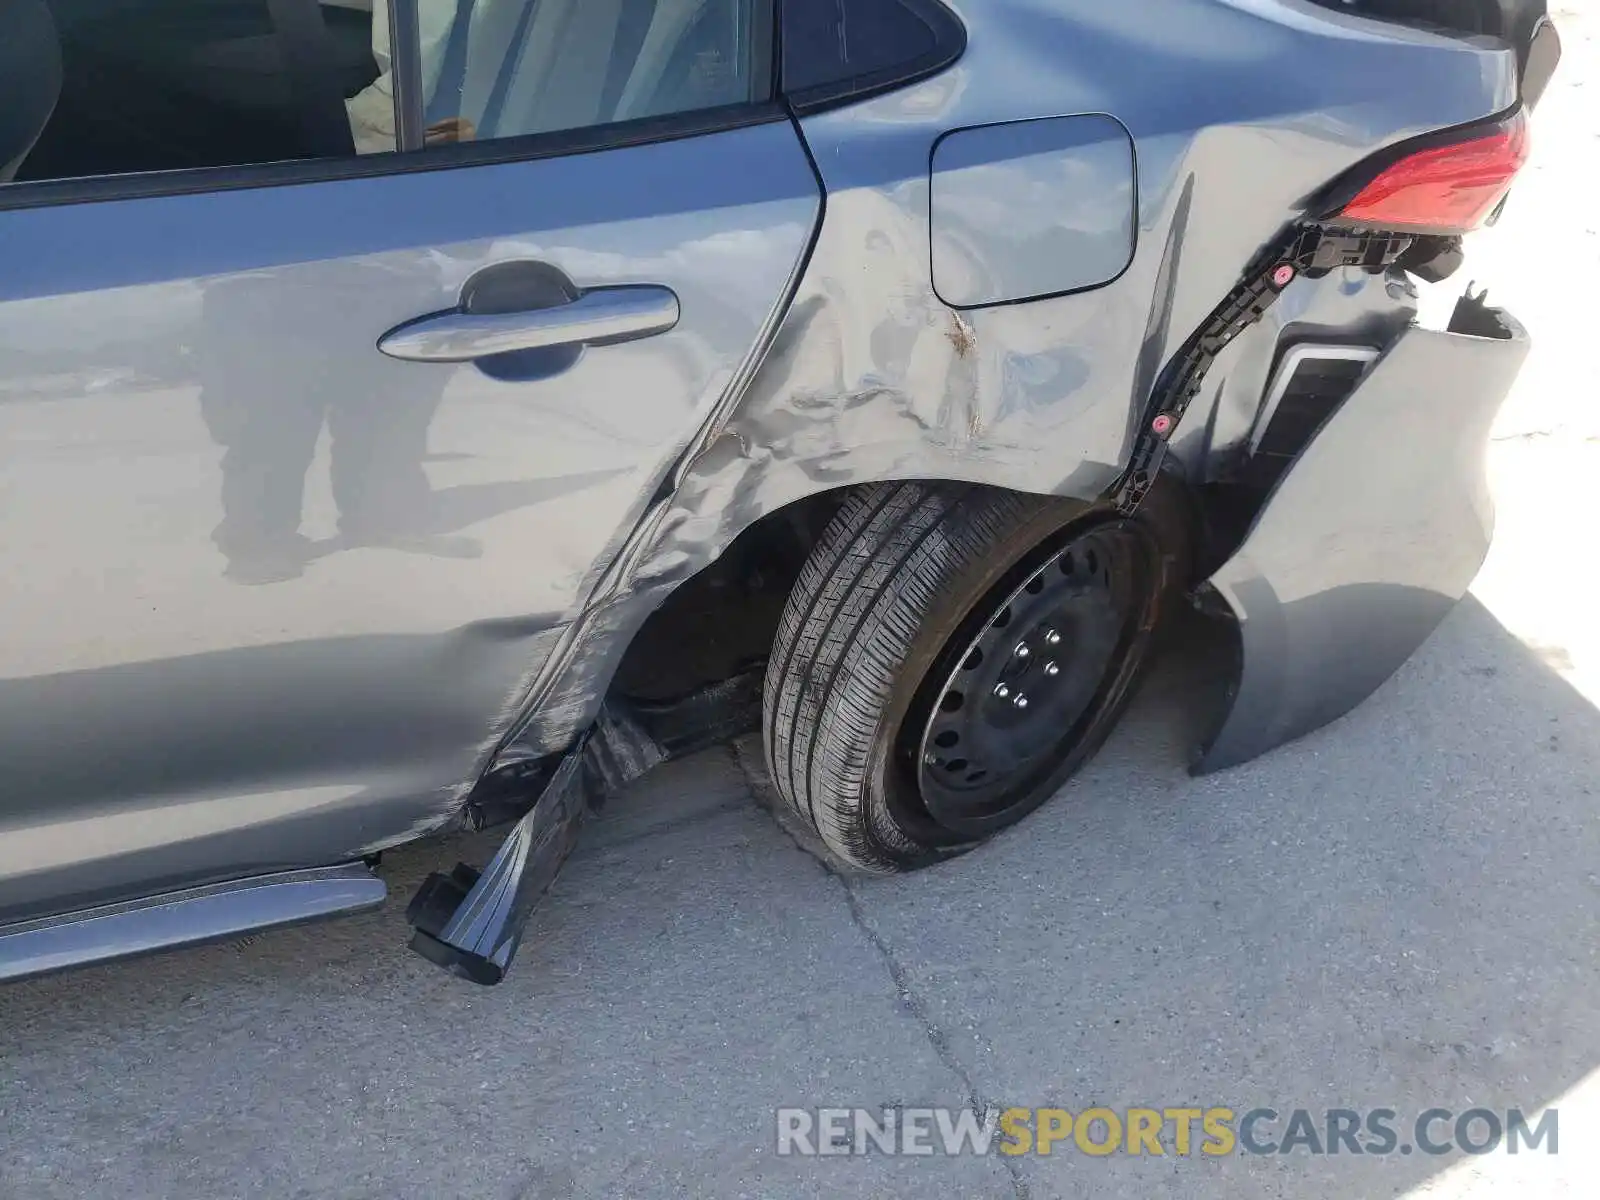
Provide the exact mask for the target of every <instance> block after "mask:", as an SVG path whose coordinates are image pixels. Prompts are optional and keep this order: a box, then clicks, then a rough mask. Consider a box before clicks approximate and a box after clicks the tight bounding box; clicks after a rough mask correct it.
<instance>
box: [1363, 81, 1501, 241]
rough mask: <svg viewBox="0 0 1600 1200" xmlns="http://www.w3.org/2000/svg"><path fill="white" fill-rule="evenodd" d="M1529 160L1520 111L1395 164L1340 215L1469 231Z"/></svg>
mask: <svg viewBox="0 0 1600 1200" xmlns="http://www.w3.org/2000/svg"><path fill="white" fill-rule="evenodd" d="M1527 160H1528V122H1527V118H1526V117H1525V116H1523V114H1522V112H1521V111H1520V110H1519V111H1518V112H1517V113H1516V115H1515V116H1513V117H1512V118H1511V119H1510V120H1508V121H1506V122H1504V123H1503V124H1501V125H1500V126H1499V127H1498V128H1496V129H1495V130H1494V131H1493V132H1492V133H1488V134H1485V135H1482V136H1479V137H1475V138H1472V139H1471V140H1470V141H1464V142H1456V143H1453V144H1451V145H1448V146H1428V147H1426V148H1425V149H1421V150H1416V151H1413V152H1412V153H1410V154H1408V155H1406V156H1405V157H1404V158H1402V159H1400V160H1399V161H1398V162H1395V163H1392V164H1390V165H1389V166H1387V167H1385V168H1384V169H1383V171H1382V172H1381V173H1380V174H1379V175H1378V177H1377V178H1376V179H1374V180H1373V181H1372V182H1371V183H1369V184H1367V185H1366V186H1365V187H1364V188H1362V189H1361V191H1360V192H1358V193H1357V194H1356V197H1355V199H1353V200H1351V201H1350V203H1348V204H1346V205H1345V206H1344V208H1343V209H1342V210H1341V211H1340V215H1341V216H1342V217H1343V218H1344V219H1345V220H1348V221H1355V222H1359V223H1360V224H1362V225H1367V226H1371V227H1373V228H1376V229H1392V230H1396V231H1402V232H1403V231H1406V230H1413V229H1414V230H1420V231H1424V232H1427V233H1443V234H1450V233H1466V232H1467V231H1469V230H1472V229H1476V228H1477V227H1478V226H1479V225H1481V224H1483V222H1484V219H1485V218H1486V217H1488V215H1489V214H1490V213H1491V212H1493V211H1494V207H1495V205H1497V204H1499V203H1500V198H1501V197H1502V196H1504V195H1505V194H1506V189H1507V188H1509V187H1510V186H1511V181H1512V179H1513V178H1514V177H1515V176H1516V173H1517V172H1518V171H1519V170H1521V169H1522V164H1523V163H1525V162H1526V161H1527Z"/></svg>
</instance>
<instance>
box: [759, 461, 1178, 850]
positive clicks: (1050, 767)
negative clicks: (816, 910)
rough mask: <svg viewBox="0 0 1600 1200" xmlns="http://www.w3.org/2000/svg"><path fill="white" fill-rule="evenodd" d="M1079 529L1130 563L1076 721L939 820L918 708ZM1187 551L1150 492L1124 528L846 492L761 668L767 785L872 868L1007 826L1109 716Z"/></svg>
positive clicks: (1052, 504) (1007, 505) (947, 492)
mask: <svg viewBox="0 0 1600 1200" xmlns="http://www.w3.org/2000/svg"><path fill="white" fill-rule="evenodd" d="M1085 536H1088V537H1093V538H1115V539H1117V544H1118V545H1119V546H1120V545H1123V544H1126V545H1128V546H1129V547H1131V548H1132V557H1131V558H1130V559H1129V560H1128V566H1127V567H1126V569H1125V570H1122V571H1121V572H1120V573H1121V574H1125V575H1128V576H1130V577H1131V578H1129V579H1125V580H1121V581H1119V583H1118V587H1119V589H1120V593H1119V594H1121V595H1123V596H1125V597H1126V603H1127V605H1128V608H1127V614H1126V621H1127V624H1126V627H1125V628H1126V636H1123V635H1121V634H1119V635H1118V639H1117V641H1116V645H1115V649H1114V650H1112V651H1108V653H1109V654H1110V659H1109V665H1108V666H1107V667H1106V668H1105V673H1104V678H1103V680H1102V681H1101V682H1099V683H1095V684H1093V685H1092V686H1093V687H1095V688H1098V690H1096V691H1094V692H1093V699H1092V700H1091V701H1089V702H1088V708H1086V709H1085V714H1084V716H1083V718H1082V720H1081V721H1080V722H1078V723H1077V724H1075V725H1074V726H1073V727H1072V730H1071V736H1067V735H1064V734H1063V735H1060V736H1061V737H1062V738H1063V740H1062V741H1061V742H1060V743H1059V744H1055V743H1052V744H1051V745H1049V746H1048V747H1045V748H1044V750H1043V751H1042V752H1041V753H1042V758H1041V759H1040V760H1039V762H1040V765H1039V766H1038V767H1030V768H1029V771H1030V772H1031V773H1030V774H1028V775H1027V776H1026V778H1021V779H1019V780H1018V782H1017V785H1016V787H1015V788H1014V794H1013V792H1007V793H1005V795H1004V803H1003V804H1001V805H1000V807H999V808H997V809H996V811H995V812H994V813H992V814H991V815H989V816H988V817H986V818H984V819H983V820H976V821H966V822H961V821H954V820H949V819H946V816H947V814H948V812H949V810H948V809H947V808H941V809H940V810H939V811H940V813H941V814H946V816H941V815H936V814H935V812H934V811H933V810H932V809H931V808H930V806H929V805H928V804H927V803H925V802H924V800H923V790H924V789H923V787H922V785H919V783H918V779H919V777H921V768H920V767H919V766H918V765H917V762H918V761H919V759H918V758H917V757H915V755H917V754H918V753H919V752H918V751H916V750H914V749H908V746H910V745H911V744H912V742H914V741H915V737H914V736H913V735H915V734H917V733H918V732H919V731H925V729H926V727H927V726H926V721H925V719H924V720H923V721H922V724H918V723H917V722H918V720H919V715H920V714H921V713H922V712H923V711H925V710H927V706H928V705H930V704H932V703H934V702H935V701H938V700H939V696H938V685H937V683H936V681H937V680H942V679H944V678H945V673H946V672H947V671H948V670H949V664H950V663H951V662H952V661H954V662H956V663H957V664H960V663H961V658H962V656H963V655H966V654H967V653H968V651H967V647H968V646H969V644H970V643H971V639H972V636H973V632H974V630H975V629H976V630H979V631H980V632H983V631H985V630H986V629H987V628H988V627H989V626H988V624H987V623H988V621H989V617H990V615H991V613H992V612H993V611H994V610H995V606H996V605H1004V603H1005V601H1006V598H1007V597H1008V596H1010V595H1011V594H1012V593H1013V592H1015V591H1016V589H1017V588H1018V587H1019V586H1022V584H1023V581H1028V583H1027V586H1028V587H1029V588H1032V587H1033V586H1034V585H1033V583H1032V582H1031V577H1032V576H1034V575H1037V574H1039V573H1040V571H1041V568H1040V565H1039V564H1041V563H1048V562H1050V561H1051V556H1052V555H1056V556H1061V554H1062V547H1063V546H1072V545H1074V544H1076V543H1074V542H1073V541H1072V539H1074V538H1081V537H1085ZM1187 544H1188V537H1187V528H1186V523H1185V519H1184V510H1183V508H1182V506H1181V505H1179V504H1177V503H1176V502H1175V497H1174V496H1173V495H1171V494H1170V493H1168V492H1167V491H1165V490H1164V489H1157V490H1156V491H1152V492H1151V493H1150V495H1149V497H1147V499H1146V501H1145V504H1144V505H1143V506H1142V507H1141V510H1140V515H1139V517H1138V518H1137V519H1136V520H1133V521H1118V520H1116V519H1114V516H1113V515H1112V514H1108V513H1105V512H1100V511H1095V510H1093V509H1091V508H1089V507H1088V506H1086V505H1084V504H1083V503H1081V502H1078V501H1073V500H1067V499H1062V498H1059V497H1042V496H1030V495H1023V494H1019V493H1013V492H1006V491H1001V490H999V489H993V488H984V487H977V486H971V485H962V484H951V483H899V484H881V485H872V486H868V487H864V488H861V489H859V490H857V491H856V492H854V493H852V494H851V496H850V497H849V498H848V499H847V500H846V501H845V503H844V505H843V507H842V508H841V509H840V510H839V512H838V513H837V515H836V516H835V517H834V519H833V521H832V522H831V523H830V524H829V526H828V527H827V529H826V530H825V531H824V532H823V535H822V537H821V538H820V540H819V541H818V543H817V545H816V547H815V548H814V549H813V551H812V554H811V557H810V559H809V560H808V561H807V563H806V565H805V567H804V569H803V570H802V571H801V574H800V578H799V580H798V581H797V583H796V584H795V587H794V590H793V592H792V593H791V595H790V597H789V603H788V606H787V608H786V609H785V611H784V614H783V618H782V620H781V622H780V624H779V628H778V635H777V639H776V642H775V645H774V647H773V653H772V657H771V660H770V661H769V663H768V667H767V676H766V685H765V692H764V695H763V713H764V715H763V735H764V741H765V747H766V755H767V763H768V767H769V769H770V771H771V775H772V780H773V783H774V784H775V786H776V788H777V790H778V792H779V794H780V795H781V796H782V797H783V800H784V801H785V803H786V804H787V805H788V806H789V807H790V808H791V809H792V810H793V811H794V812H795V814H796V815H797V816H798V817H799V818H800V819H802V820H803V821H804V822H805V823H806V824H807V825H808V826H809V827H810V828H812V829H813V830H815V831H816V833H817V835H818V836H819V837H820V838H821V840H822V842H823V843H824V844H825V845H826V846H827V848H828V849H829V850H830V851H831V852H832V853H833V854H835V855H837V856H838V857H839V858H841V859H843V860H844V861H845V862H847V863H849V864H851V865H852V866H855V867H857V868H860V869H863V870H867V871H873V872H880V873H881V872H893V871H906V870H914V869H916V868H919V867H923V866H927V865H930V864H932V863H934V862H938V861H941V860H943V859H946V858H950V857H952V856H954V855H957V854H961V853H963V852H965V851H967V850H970V849H972V848H973V847H974V846H976V845H978V844H979V843H981V842H982V841H984V840H985V839H986V838H987V837H989V836H991V835H992V834H993V833H995V832H997V831H998V830H1000V829H1003V828H1005V827H1006V826H1008V825H1012V824H1015V823H1016V822H1017V821H1019V820H1021V819H1022V818H1023V817H1024V816H1026V815H1027V814H1028V813H1029V812H1031V811H1032V810H1033V809H1034V808H1037V807H1038V806H1039V805H1040V804H1042V803H1043V802H1044V801H1045V800H1046V799H1048V798H1049V797H1050V796H1051V795H1053V794H1054V793H1055V792H1056V791H1057V790H1058V789H1059V788H1060V786H1061V784H1062V783H1063V782H1065V780H1066V778H1067V777H1068V776H1070V775H1071V774H1072V773H1073V772H1074V771H1075V770H1076V769H1077V768H1078V767H1079V766H1081V765H1082V763H1083V762H1084V761H1085V760H1087V758H1088V757H1089V756H1090V755H1091V754H1093V752H1094V751H1095V750H1096V749H1097V748H1098V747H1099V745H1100V744H1101V742H1103V741H1104V739H1105V737H1106V735H1107V734H1108V733H1109V732H1110V730H1111V729H1112V727H1113V726H1114V725H1115V723H1116V720H1117V718H1118V717H1119V716H1120V715H1121V713H1122V711H1123V710H1124V708H1125V707H1126V705H1127V702H1128V700H1129V699H1130V698H1131V696H1132V693H1133V690H1134V686H1135V683H1136V681H1137V679H1138V677H1139V675H1140V674H1141V668H1142V667H1143V665H1144V664H1145V661H1146V659H1147V657H1148V650H1149V645H1150V641H1151V636H1150V635H1151V633H1152V631H1153V629H1154V627H1155V624H1156V622H1157V620H1158V619H1159V617H1160V616H1161V614H1162V612H1163V611H1164V609H1165V608H1166V607H1167V606H1168V602H1169V601H1170V598H1171V595H1172V591H1173V588H1174V586H1175V585H1177V584H1178V583H1179V582H1180V581H1181V580H1182V577H1183V574H1184V571H1185V570H1186V565H1187V563H1186V554H1187ZM1063 570H1066V568H1063ZM1110 573H1111V572H1110V568H1109V567H1107V568H1106V570H1105V574H1106V575H1107V576H1108V577H1109V575H1110ZM1108 586H1109V585H1108ZM1007 619H1009V618H1007ZM952 656H954V658H952ZM1091 669H1092V670H1095V671H1098V666H1096V667H1094V668H1091ZM1096 678H1098V675H1097V676H1096ZM930 688H931V689H932V693H931V698H930ZM919 706H920V707H919ZM1050 736H1052V737H1054V736H1057V735H1055V734H1052V735H1050ZM924 744H926V743H924ZM927 761H930V762H931V761H932V760H931V759H929V760H927ZM927 790H928V791H929V792H930V793H933V792H936V791H937V790H938V789H937V787H936V786H935V785H933V784H929V785H928V788H927Z"/></svg>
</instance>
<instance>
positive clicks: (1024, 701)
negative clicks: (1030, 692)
mask: <svg viewBox="0 0 1600 1200" xmlns="http://www.w3.org/2000/svg"><path fill="white" fill-rule="evenodd" d="M1011 703H1013V704H1015V705H1016V706H1017V707H1018V708H1027V707H1028V698H1027V697H1026V696H1024V695H1023V694H1022V693H1021V692H1018V693H1017V698H1016V699H1015V700H1013V701H1012V702H1011Z"/></svg>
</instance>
